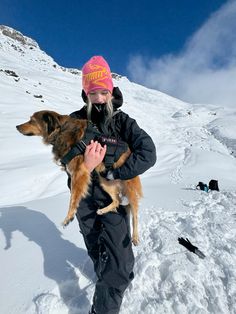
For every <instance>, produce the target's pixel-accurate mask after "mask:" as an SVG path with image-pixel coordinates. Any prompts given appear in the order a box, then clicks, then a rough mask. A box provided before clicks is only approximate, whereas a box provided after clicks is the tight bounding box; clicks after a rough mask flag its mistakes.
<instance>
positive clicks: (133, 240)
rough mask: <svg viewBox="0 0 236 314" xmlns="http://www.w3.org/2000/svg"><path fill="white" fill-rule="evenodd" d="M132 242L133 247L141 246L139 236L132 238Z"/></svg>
mask: <svg viewBox="0 0 236 314" xmlns="http://www.w3.org/2000/svg"><path fill="white" fill-rule="evenodd" d="M132 242H133V245H135V246H137V245H139V237H138V236H134V235H133V236H132Z"/></svg>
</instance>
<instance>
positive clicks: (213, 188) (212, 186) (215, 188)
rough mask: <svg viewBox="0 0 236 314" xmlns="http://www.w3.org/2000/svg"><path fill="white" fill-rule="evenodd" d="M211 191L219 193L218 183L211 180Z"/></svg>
mask: <svg viewBox="0 0 236 314" xmlns="http://www.w3.org/2000/svg"><path fill="white" fill-rule="evenodd" d="M209 190H212V191H219V187H218V181H217V180H211V181H210V182H209Z"/></svg>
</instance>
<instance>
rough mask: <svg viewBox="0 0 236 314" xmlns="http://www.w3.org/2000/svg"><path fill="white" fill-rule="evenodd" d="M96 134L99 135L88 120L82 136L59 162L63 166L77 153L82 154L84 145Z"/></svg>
mask: <svg viewBox="0 0 236 314" xmlns="http://www.w3.org/2000/svg"><path fill="white" fill-rule="evenodd" d="M98 136H101V133H100V132H99V131H98V129H97V128H96V127H95V126H94V125H93V123H92V122H90V121H88V125H87V128H86V130H85V133H84V136H83V138H82V139H81V140H80V141H79V142H77V143H76V144H75V145H74V146H72V148H71V150H70V151H69V152H68V153H67V154H65V156H63V157H62V159H61V164H63V165H64V166H65V165H67V164H68V163H69V162H70V161H71V160H72V159H73V158H75V157H76V156H77V155H82V154H84V152H85V149H86V146H87V145H88V144H89V143H90V142H91V140H93V139H94V138H96V137H98Z"/></svg>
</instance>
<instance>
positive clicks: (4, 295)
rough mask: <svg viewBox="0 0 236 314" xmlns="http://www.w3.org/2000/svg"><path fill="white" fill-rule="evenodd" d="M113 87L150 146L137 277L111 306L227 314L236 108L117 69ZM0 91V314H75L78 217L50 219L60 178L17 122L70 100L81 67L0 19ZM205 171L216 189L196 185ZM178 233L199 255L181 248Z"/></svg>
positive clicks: (58, 208)
mask: <svg viewBox="0 0 236 314" xmlns="http://www.w3.org/2000/svg"><path fill="white" fill-rule="evenodd" d="M89 57H90V56H88V58H89ZM114 85H116V86H119V87H120V89H121V90H122V92H123V95H124V101H125V102H124V105H123V110H124V111H125V112H127V113H128V114H130V115H131V116H132V117H134V118H135V119H136V120H137V121H138V123H139V125H140V126H141V127H143V128H144V129H145V130H146V131H147V132H148V133H149V134H150V135H151V136H152V138H153V140H154V142H155V144H156V146H157V153H158V161H157V163H156V165H155V166H154V167H153V168H151V169H150V170H149V171H147V172H146V173H145V174H144V175H143V176H142V183H143V187H144V198H143V200H142V203H141V205H140V213H139V217H140V227H139V229H140V236H141V243H140V245H139V246H138V247H137V248H134V253H135V256H136V265H135V274H136V276H135V279H134V281H133V282H132V285H131V286H130V288H129V289H128V290H127V293H126V295H125V298H124V303H123V306H122V309H121V314H133V313H137V314H141V313H142V314H143V313H145V314H156V313H160V314H162V313H168V314H172V313H179V314H183V313H188V314H189V313H191V314H192V313H217V314H219V313H224V314H225V313H230V314H231V313H236V306H235V304H236V270H235V263H236V227H235V219H236V213H235V205H236V199H235V196H236V160H235V157H236V135H235V134H236V123H235V122H236V112H235V111H232V109H231V110H229V109H225V108H221V107H216V106H212V105H192V104H187V103H184V102H182V101H180V100H178V99H175V98H173V97H170V96H168V95H165V94H163V93H161V92H158V91H156V90H150V89H147V88H145V87H143V86H140V85H137V84H134V83H132V82H130V81H129V80H128V79H127V78H125V77H121V76H119V75H114ZM0 91H1V101H0V115H1V119H0V147H1V159H0V183H1V198H0V206H1V208H0V229H1V233H0V258H1V267H0V277H1V295H0V304H1V313H7V314H8V313H11V314H16V313H17V314H23V313H27V314H32V313H42V314H52V313H57V314H58V313H63V314H64V313H70V314H72V313H73V314H75V313H76V314H85V313H87V312H88V309H89V306H90V305H89V304H90V301H91V298H92V294H93V289H94V279H95V278H94V274H93V270H92V265H91V262H90V260H89V258H88V257H87V253H86V250H85V246H84V244H83V240H82V236H81V234H80V232H79V228H78V225H77V223H76V222H73V224H71V225H70V226H68V228H66V229H62V227H61V225H60V223H61V221H62V220H63V219H64V216H65V213H66V211H67V207H68V199H69V192H68V189H67V186H66V175H65V174H64V173H63V172H62V171H61V170H60V167H58V166H57V165H56V164H54V163H53V162H52V155H51V152H50V150H51V148H50V147H47V146H45V145H43V144H42V142H41V139H39V138H35V137H30V138H29V137H24V136H22V135H21V134H20V133H18V132H17V131H16V129H15V126H16V125H17V124H19V123H22V122H24V121H26V120H27V119H28V118H29V116H30V115H31V114H32V113H33V112H35V111H38V110H42V109H49V110H55V111H58V112H60V113H64V114H65V113H70V112H72V111H74V110H76V109H77V108H80V107H81V106H82V105H83V102H82V99H81V96H80V94H81V72H80V71H79V70H78V69H66V68H63V67H61V66H60V65H58V64H57V63H56V62H55V61H54V60H53V59H52V58H51V57H50V56H48V55H47V54H46V53H45V52H43V51H42V50H41V49H40V47H39V46H38V44H37V43H36V42H35V41H34V40H32V39H30V38H28V37H26V36H24V35H23V34H21V33H19V32H18V31H15V30H14V29H12V28H9V27H6V26H0ZM210 179H217V180H218V181H219V188H220V192H213V191H212V192H209V193H206V192H202V191H198V190H196V189H195V186H196V184H197V183H198V181H203V182H205V183H208V182H209V180H210ZM178 237H187V238H189V239H190V241H191V242H192V243H193V244H194V245H196V246H198V247H199V249H200V250H201V251H202V252H204V254H205V255H206V258H205V259H199V258H198V256H196V255H194V254H192V253H190V252H188V251H186V250H185V248H184V247H182V246H180V245H179V244H178V241H177V239H178Z"/></svg>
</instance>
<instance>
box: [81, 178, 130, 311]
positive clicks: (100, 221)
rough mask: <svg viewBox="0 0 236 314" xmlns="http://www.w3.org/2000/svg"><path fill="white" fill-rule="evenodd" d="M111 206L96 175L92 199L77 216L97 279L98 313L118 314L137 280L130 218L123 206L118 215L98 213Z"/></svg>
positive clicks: (87, 200) (83, 205) (91, 193)
mask: <svg viewBox="0 0 236 314" xmlns="http://www.w3.org/2000/svg"><path fill="white" fill-rule="evenodd" d="M109 203H111V199H110V197H109V195H108V194H107V193H106V192H104V191H103V190H102V188H101V187H100V185H99V183H98V179H97V177H96V176H95V175H93V180H92V185H91V186H90V191H89V196H88V197H87V198H86V199H84V200H82V201H81V203H80V205H79V208H78V210H77V214H76V216H77V219H78V222H79V226H80V230H81V232H82V234H83V237H84V241H85V245H86V247H87V250H88V254H89V256H90V257H91V259H92V261H93V263H94V270H95V272H96V274H97V278H98V280H97V283H96V287H95V293H94V297H93V306H94V309H95V311H96V313H97V314H117V313H119V309H120V306H121V303H122V299H123V294H124V291H125V289H126V288H127V287H128V285H129V284H130V282H131V280H132V279H133V277H134V274H133V266H134V255H133V251H132V242H131V236H130V227H129V226H130V224H129V216H128V214H127V213H126V211H125V208H124V207H123V206H120V207H119V209H118V212H117V213H113V212H112V213H107V214H104V215H101V216H100V215H97V214H96V211H97V210H98V209H99V208H102V207H105V206H107V205H108V204H109Z"/></svg>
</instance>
